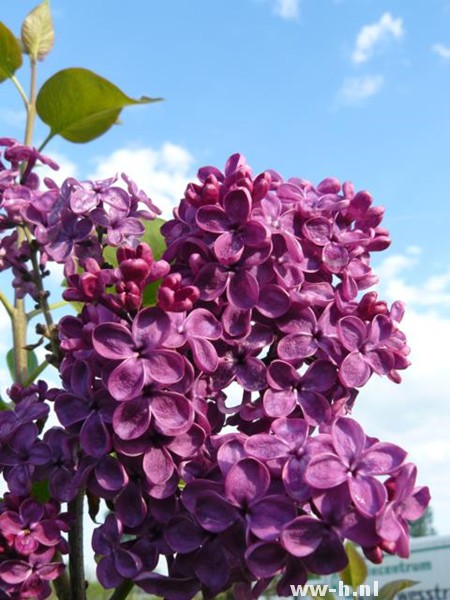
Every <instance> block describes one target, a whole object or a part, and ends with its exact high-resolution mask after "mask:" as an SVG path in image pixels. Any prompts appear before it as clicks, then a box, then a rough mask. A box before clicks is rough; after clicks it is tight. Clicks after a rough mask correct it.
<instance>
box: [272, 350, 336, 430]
mask: <svg viewBox="0 0 450 600" xmlns="http://www.w3.org/2000/svg"><path fill="white" fill-rule="evenodd" d="M267 380H268V383H269V385H270V388H269V389H268V390H267V391H266V393H265V394H264V399H263V402H264V410H265V411H266V414H267V415H268V416H270V417H287V416H288V415H290V414H291V413H292V411H293V410H294V409H295V408H296V406H297V405H299V406H300V407H301V409H302V411H303V414H304V418H305V419H306V422H307V423H308V424H309V425H313V426H317V425H320V424H321V423H324V422H326V421H328V420H329V419H330V417H331V410H330V403H329V401H328V400H327V399H326V397H325V396H324V393H325V392H326V391H327V390H329V389H330V388H332V387H333V385H334V384H335V382H336V369H335V367H334V365H332V364H331V363H330V362H328V361H326V360H317V361H315V362H314V363H313V364H312V365H311V366H310V367H308V370H307V371H306V372H305V374H304V375H300V374H299V373H298V372H297V371H296V370H295V369H294V367H293V366H292V365H290V364H289V363H287V362H284V361H282V360H274V361H273V362H272V364H271V365H270V367H269V369H268V371H267Z"/></svg>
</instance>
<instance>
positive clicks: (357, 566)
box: [340, 542, 367, 590]
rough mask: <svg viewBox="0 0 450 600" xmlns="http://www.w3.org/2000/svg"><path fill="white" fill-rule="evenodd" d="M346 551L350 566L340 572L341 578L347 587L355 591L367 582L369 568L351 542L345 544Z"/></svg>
mask: <svg viewBox="0 0 450 600" xmlns="http://www.w3.org/2000/svg"><path fill="white" fill-rule="evenodd" d="M345 551H346V553H347V557H348V565H347V566H346V567H345V569H344V570H343V571H341V572H340V576H341V579H342V581H343V582H344V583H345V584H346V585H349V586H350V587H352V588H353V589H354V590H355V589H356V588H357V587H358V586H359V585H361V584H362V583H364V581H365V580H366V577H367V566H366V563H365V561H364V559H363V557H362V556H361V554H360V553H359V552H358V550H357V549H356V548H355V546H354V545H353V544H352V543H351V542H347V543H346V544H345Z"/></svg>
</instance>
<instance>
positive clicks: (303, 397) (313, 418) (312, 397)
mask: <svg viewBox="0 0 450 600" xmlns="http://www.w3.org/2000/svg"><path fill="white" fill-rule="evenodd" d="M298 402H299V404H300V406H301V407H302V411H303V414H304V415H305V419H306V421H307V423H308V425H312V426H314V427H315V426H318V425H321V424H322V423H326V422H327V421H329V420H330V417H331V408H330V405H329V403H328V401H327V400H326V398H325V397H324V396H322V395H321V394H316V393H315V392H303V393H302V394H299V395H298Z"/></svg>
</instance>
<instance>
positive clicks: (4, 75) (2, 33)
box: [0, 23, 22, 83]
mask: <svg viewBox="0 0 450 600" xmlns="http://www.w3.org/2000/svg"><path fill="white" fill-rule="evenodd" d="M21 66H22V48H21V47H20V44H19V42H18V40H17V39H16V37H15V35H14V34H13V32H12V31H11V30H9V29H8V28H7V27H6V25H4V24H3V23H0V83H1V82H2V81H5V79H9V78H10V77H12V76H13V75H14V73H15V72H16V71H17V69H18V68H19V67H21Z"/></svg>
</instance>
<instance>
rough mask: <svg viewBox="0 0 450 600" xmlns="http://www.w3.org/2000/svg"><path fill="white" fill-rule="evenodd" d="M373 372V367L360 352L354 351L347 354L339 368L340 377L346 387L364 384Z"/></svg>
mask: <svg viewBox="0 0 450 600" xmlns="http://www.w3.org/2000/svg"><path fill="white" fill-rule="evenodd" d="M371 374H372V371H371V368H370V366H369V365H368V363H367V362H366V360H365V358H364V356H363V355H362V354H361V353H360V352H352V353H351V354H349V355H348V356H346V357H345V358H344V360H343V361H342V364H341V366H340V368H339V379H340V380H341V382H342V383H343V385H345V386H346V387H361V386H363V385H364V384H365V383H367V381H368V380H369V378H370V375H371Z"/></svg>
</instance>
